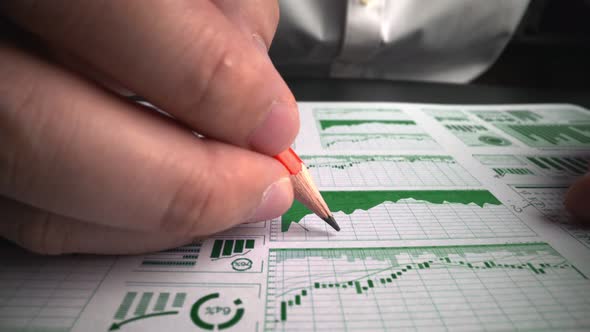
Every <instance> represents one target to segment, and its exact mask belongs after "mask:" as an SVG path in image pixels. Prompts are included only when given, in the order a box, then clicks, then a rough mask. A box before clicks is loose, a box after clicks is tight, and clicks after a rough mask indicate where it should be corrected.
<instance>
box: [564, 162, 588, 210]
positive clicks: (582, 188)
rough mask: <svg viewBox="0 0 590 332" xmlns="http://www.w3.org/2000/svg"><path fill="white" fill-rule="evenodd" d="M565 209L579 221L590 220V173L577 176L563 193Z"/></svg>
mask: <svg viewBox="0 0 590 332" xmlns="http://www.w3.org/2000/svg"><path fill="white" fill-rule="evenodd" d="M565 207H566V209H567V210H568V211H569V212H570V213H571V214H572V215H573V216H574V217H575V218H576V219H577V220H578V221H581V222H590V173H588V174H586V175H585V176H583V177H581V178H579V179H578V180H577V181H576V182H575V183H574V184H573V185H572V186H571V187H570V189H569V190H568V191H567V194H566V195H565Z"/></svg>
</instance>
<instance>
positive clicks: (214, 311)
mask: <svg viewBox="0 0 590 332" xmlns="http://www.w3.org/2000/svg"><path fill="white" fill-rule="evenodd" d="M218 298H219V293H211V294H209V295H205V296H203V297H202V298H200V299H198V300H197V302H195V304H193V306H192V308H191V320H192V321H193V323H194V324H195V325H196V326H198V327H200V328H202V329H205V330H213V329H215V327H217V328H218V329H219V330H224V329H228V328H230V327H232V326H234V325H236V324H237V323H238V322H239V321H240V319H242V317H243V316H244V312H245V310H244V308H242V300H240V299H239V298H238V299H235V300H234V301H233V305H234V308H232V307H230V306H226V305H215V304H213V305H212V304H210V303H211V302H210V301H212V300H215V299H218ZM207 302H209V305H207V306H206V307H205V310H204V312H203V313H202V315H204V316H207V317H210V318H214V319H215V318H217V317H225V316H229V315H230V314H231V313H232V311H233V312H234V315H233V316H232V317H231V318H229V319H228V320H226V321H224V322H223V323H217V324H215V323H209V322H206V321H205V320H204V319H203V317H201V314H200V313H199V311H200V310H201V307H202V306H203V305H205V303H207Z"/></svg>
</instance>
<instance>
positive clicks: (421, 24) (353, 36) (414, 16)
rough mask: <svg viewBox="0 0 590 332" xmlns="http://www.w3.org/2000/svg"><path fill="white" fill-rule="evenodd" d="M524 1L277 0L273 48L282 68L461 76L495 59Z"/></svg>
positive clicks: (420, 77)
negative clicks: (275, 32) (277, 7)
mask: <svg viewBox="0 0 590 332" xmlns="http://www.w3.org/2000/svg"><path fill="white" fill-rule="evenodd" d="M528 2H529V1H528V0H492V1H487V0H436V1H425V0H422V1H420V0H347V1H334V0H331V1H325V0H320V1H318V0H281V2H280V5H281V22H280V23H279V29H278V30H277V36H276V37H275V41H276V42H275V43H276V45H277V47H274V45H273V48H274V49H273V54H272V55H273V58H274V59H275V60H276V61H277V63H278V64H279V66H280V65H285V66H284V68H285V69H286V70H287V73H288V69H289V67H292V68H297V69H296V70H298V71H299V72H301V68H302V67H305V66H306V65H312V66H313V65H315V66H316V67H318V66H319V65H323V66H324V68H325V70H326V71H327V73H328V74H329V75H330V76H334V77H362V78H381V79H398V80H399V79H402V80H426V81H442V82H466V81H469V80H471V79H473V78H475V77H477V76H478V75H479V74H481V73H482V72H483V71H485V70H486V69H487V68H488V67H489V66H490V65H491V64H492V63H493V62H494V61H495V60H496V58H497V57H498V56H499V54H500V53H501V51H502V49H503V48H504V47H505V46H506V44H507V43H508V41H509V40H510V38H511V36H512V34H513V32H514V30H515V29H516V27H517V25H518V23H519V22H520V19H521V17H522V16H523V14H524V11H525V10H526V8H527V5H528ZM283 39H286V40H283ZM319 67H321V66H319ZM319 67H318V68H319Z"/></svg>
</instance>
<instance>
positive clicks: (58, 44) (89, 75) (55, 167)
mask: <svg viewBox="0 0 590 332" xmlns="http://www.w3.org/2000/svg"><path fill="white" fill-rule="evenodd" d="M0 15H1V16H3V19H4V20H5V22H7V21H10V22H12V23H10V25H11V26H12V27H19V29H22V30H24V31H27V32H26V33H27V36H29V37H30V36H35V37H31V39H30V40H28V41H27V43H26V44H28V45H31V44H34V48H35V49H36V50H37V51H36V52H33V51H31V50H30V49H27V48H24V47H22V46H21V47H19V46H16V44H17V43H18V42H22V39H20V40H17V41H14V40H13V41H10V40H8V39H9V38H8V37H7V36H3V37H2V38H1V39H0V77H2V79H1V80H0V141H1V142H2V143H1V144H2V148H1V149H0V235H1V236H3V237H5V238H7V239H9V240H11V241H14V242H16V243H17V244H19V245H21V246H23V247H26V248H28V249H30V250H32V251H35V252H40V253H44V254H60V253H71V252H81V253H90V252H92V253H109V254H112V253H138V252H145V251H152V250H159V249H164V248H169V247H173V246H178V245H182V244H185V243H187V242H190V241H192V240H193V239H194V238H195V237H197V236H203V235H207V234H211V233H214V232H219V231H221V230H224V229H227V228H229V227H231V226H234V225H236V224H239V223H242V222H251V221H258V220H265V219H269V218H273V217H276V216H279V215H280V214H282V213H283V212H284V211H285V210H286V209H288V208H289V206H290V204H291V202H292V199H293V193H292V187H291V184H290V182H289V180H288V173H287V172H286V170H285V169H284V167H283V166H282V165H281V164H280V163H278V162H277V161H276V160H274V159H273V158H271V157H269V156H272V155H275V154H277V153H279V152H281V151H283V150H285V149H286V148H287V147H288V146H289V145H290V144H291V142H292V141H293V139H294V137H295V135H296V133H297V131H298V128H299V120H298V114H297V110H296V107H297V106H296V104H295V100H294V98H293V96H292V94H291V92H290V91H289V89H288V87H287V86H286V84H285V83H284V82H283V80H282V79H281V77H280V76H279V74H278V73H277V72H276V70H275V69H274V67H273V65H272V63H271V62H270V60H269V58H268V57H267V47H268V46H269V45H270V43H271V41H272V37H273V35H274V32H275V29H276V25H277V22H278V5H277V3H276V1H275V0H259V1H229V0H217V1H205V0H193V1H183V0H180V1H176V0H173V1H162V0H153V1H148V0H144V1H116V0H106V1H80V2H77V1H76V2H72V1H64V0H56V1H25V0H15V1H2V2H0ZM0 19H2V18H0ZM5 24H7V23H5ZM0 31H5V30H2V29H0ZM39 49H42V50H43V51H42V52H39V51H38V50H39ZM41 53H43V54H45V56H42V55H40V54H41ZM49 55H51V56H49ZM105 85H106V86H109V87H122V88H124V89H127V90H130V91H133V92H134V93H137V94H138V95H141V96H143V97H144V98H146V99H147V100H148V101H150V102H151V103H153V104H155V105H156V106H158V107H159V108H161V109H163V110H165V111H166V112H167V113H169V114H171V115H172V116H173V117H174V118H175V121H173V120H171V119H169V118H167V117H165V116H162V115H159V114H156V113H155V112H152V111H149V110H147V109H145V108H143V107H141V106H139V105H137V104H134V103H131V102H129V101H128V100H126V99H124V98H121V97H120V96H118V95H116V94H114V93H112V92H111V91H108V90H107V89H105V88H104V86H105ZM191 131H195V132H198V133H200V134H202V135H204V136H205V137H207V139H199V138H197V137H196V136H195V135H194V134H193V133H192V132H191Z"/></svg>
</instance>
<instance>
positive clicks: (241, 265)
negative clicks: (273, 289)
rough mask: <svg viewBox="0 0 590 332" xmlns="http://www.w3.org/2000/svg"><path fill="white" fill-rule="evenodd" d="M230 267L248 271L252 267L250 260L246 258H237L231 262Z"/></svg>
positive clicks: (235, 269)
mask: <svg viewBox="0 0 590 332" xmlns="http://www.w3.org/2000/svg"><path fill="white" fill-rule="evenodd" d="M231 268H232V269H234V271H248V270H250V269H251V268H252V261H251V260H249V259H248V258H238V259H236V260H234V261H233V262H231Z"/></svg>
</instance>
